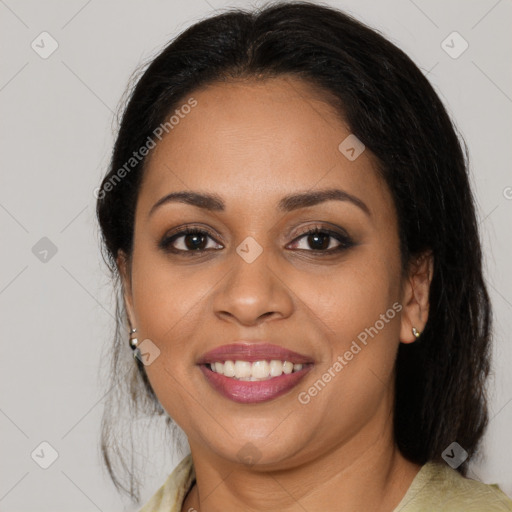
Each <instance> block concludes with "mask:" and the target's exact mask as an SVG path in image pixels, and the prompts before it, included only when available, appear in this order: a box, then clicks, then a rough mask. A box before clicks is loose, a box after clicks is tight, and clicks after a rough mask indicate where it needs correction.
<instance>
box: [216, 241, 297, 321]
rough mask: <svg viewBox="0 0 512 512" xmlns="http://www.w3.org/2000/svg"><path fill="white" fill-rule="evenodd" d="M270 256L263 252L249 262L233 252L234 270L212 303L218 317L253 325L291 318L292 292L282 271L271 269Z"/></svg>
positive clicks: (232, 265)
mask: <svg viewBox="0 0 512 512" xmlns="http://www.w3.org/2000/svg"><path fill="white" fill-rule="evenodd" d="M267 255H268V253H267V251H266V250H264V251H263V253H262V254H261V255H260V256H259V257H258V258H256V260H254V261H252V262H250V263H248V262H247V261H245V260H244V259H243V258H242V257H240V256H239V254H238V253H236V252H234V253H233V256H232V262H230V264H231V270H230V272H229V273H228V275H227V276H226V277H225V279H224V280H223V281H222V285H221V286H220V287H219V288H217V290H216V295H215V297H214V300H213V307H214V312H215V314H216V315H217V316H218V317H219V318H221V319H222V320H228V321H234V322H235V321H236V322H238V323H239V324H241V325H244V326H251V325H257V324H259V323H261V322H263V321H269V320H272V319H279V318H280V319H283V318H287V317H288V316H290V315H291V313H292V311H293V298H292V292H291V290H290V289H289V287H288V286H287V285H286V283H285V282H284V279H283V276H282V275H279V271H278V270H277V269H273V268H271V265H270V264H269V263H270V258H269V257H267ZM281 274H282V273H281Z"/></svg>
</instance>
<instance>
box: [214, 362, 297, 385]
mask: <svg viewBox="0 0 512 512" xmlns="http://www.w3.org/2000/svg"><path fill="white" fill-rule="evenodd" d="M303 367H304V365H303V364H300V363H296V364H293V363H292V362H290V361H279V360H278V359H272V360H271V361H265V360H261V361H254V362H253V363H250V362H249V361H225V362H224V363H222V362H220V361H216V362H214V363H211V364H210V369H211V370H212V371H213V372H215V373H220V374H221V375H225V376H226V377H234V378H235V379H237V380H243V381H252V382H254V381H259V380H267V379H271V378H272V377H279V376H280V375H282V374H283V373H284V374H285V375H289V374H290V373H292V372H298V371H300V370H302V368H303Z"/></svg>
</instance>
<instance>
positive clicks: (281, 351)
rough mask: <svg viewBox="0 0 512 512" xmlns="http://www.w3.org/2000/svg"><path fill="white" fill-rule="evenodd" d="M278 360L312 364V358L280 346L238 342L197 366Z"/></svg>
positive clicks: (219, 349)
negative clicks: (237, 361) (224, 362)
mask: <svg viewBox="0 0 512 512" xmlns="http://www.w3.org/2000/svg"><path fill="white" fill-rule="evenodd" d="M271 359H277V360H280V361H290V362H291V363H294V364H299V363H302V364H304V363H312V362H313V360H312V359H311V357H308V356H305V355H304V354H299V353H298V352H294V351H293V350H289V349H287V348H284V347H280V346H279V345H273V344H271V343H265V342H259V343H254V342H248V341H246V342H244V341H237V342H236V343H232V344H230V345H222V346H220V347H216V348H214V349H213V350H210V351H208V352H206V353H205V354H203V355H202V356H201V357H200V358H199V360H198V361H197V364H208V363H215V362H222V361H233V360H235V361H236V360H239V361H248V362H254V361H262V360H271Z"/></svg>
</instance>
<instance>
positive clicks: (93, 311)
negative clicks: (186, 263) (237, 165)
mask: <svg viewBox="0 0 512 512" xmlns="http://www.w3.org/2000/svg"><path fill="white" fill-rule="evenodd" d="M327 3H328V4H330V5H333V6H337V7H340V8H343V9H345V10H347V11H348V12H351V13H353V14H354V15H356V16H357V17H359V18H360V19H361V20H363V21H365V22H366V23H368V24H370V25H371V26H373V27H375V28H378V29H379V30H380V31H382V32H383V33H384V34H385V35H387V36H388V37H389V38H390V39H391V40H392V41H393V42H395V43H396V44H397V45H398V46H399V47H401V48H402V49H404V50H405V51H406V52H407V53H408V54H409V55H410V56H411V57H412V58H413V59H414V60H415V62H416V63H417V64H418V65H419V67H420V68H421V69H422V70H423V71H424V73H425V74H426V75H428V78H429V79H430V80H431V82H432V83H433V85H434V86H435V88H436V90H437V91H438V92H439V94H440V95H441V98H442V99H443V101H444V102H445V103H446V105H447V106H448V108H449V111H450V112H451V114H452V115H453V117H454V118H455V120H456V122H457V124H458V126H459V128H460V130H461V132H462V134H463V135H464V137H465V138H466V141H467V143H468V146H469V148H470V153H471V161H472V180H473V184H474V187H475V191H476V196H477V200H478V214H479V219H480V225H481V228H482V237H483V242H484V250H485V257H486V260H485V265H486V275H487V279H488V283H489V290H490V293H491V296H492V299H493V303H494V312H495V326H496V342H495V347H494V356H495V358H494V365H493V379H492V380H491V382H490V384H491V394H492V401H491V415H490V417H491V423H490V426H489V429H488V431H487V434H486V437H485V445H484V455H485V457H484V459H482V460H479V461H476V462H475V463H473V464H472V474H471V476H473V477H474V478H478V479H480V480H483V481H485V482H497V483H499V484H500V485H501V487H502V489H503V490H505V491H506V492H507V493H508V494H511V495H512V467H511V465H510V459H511V455H512V448H511V447H512V443H511V440H510V434H509V432H510V427H511V425H512V373H511V372H510V370H509V365H510V362H511V361H512V343H511V334H510V333H511V332H512V314H511V312H512V272H511V269H510V258H511V254H512V234H511V233H512V232H511V229H510V224H511V223H510V219H511V214H512V174H511V172H510V158H511V145H512V116H511V111H512V70H511V67H510V59H511V53H512V52H511V46H512V44H511V39H510V27H511V26H512V24H511V21H512V2H511V1H510V0H499V1H496V0H477V1H467V0H466V1H463V0H450V1H447V0H434V1H426V0H414V1H413V0H386V1H380V2H377V1H361V0H358V1H355V0H346V1H342V0H339V1H331V2H327ZM261 4H262V2H253V4H252V5H261ZM250 5H251V4H250V3H249V2H246V1H224V0H189V1H186V2H185V1H172V2H171V1H160V0H151V1H145V2H142V1H140V2H134V1H130V2H126V1H125V2H122V1H121V0H110V1H99V0H89V1H86V0H73V1H67V2H64V1H44V2H43V1H36V0H33V1H22V0H20V1H15V0H5V1H2V0H0V39H1V48H2V50H3V51H2V57H1V58H2V66H1V71H0V107H1V114H0V115H1V119H2V124H1V128H0V130H1V131H0V143H1V159H2V170H1V187H0V225H1V233H2V242H1V243H2V250H1V254H2V265H1V267H0V308H1V311H2V321H1V333H2V335H1V337H2V352H1V355H2V357H1V358H0V379H1V390H2V392H1V397H0V427H1V432H2V435H1V436H0V447H1V460H2V463H1V465H0V466H1V469H0V510H1V511H4V512H7V511H9V512H12V511H23V512H28V511H39V512H43V511H52V512H59V511H65V510H74V511H77V512H79V511H95V510H100V511H111V510H112V511H113V510H134V509H135V507H133V506H129V505H128V502H127V501H126V500H121V498H119V497H118V495H117V494H116V492H115V490H114V488H113V486H112V485H111V483H110V481H109V480H108V479H107V476H106V473H105V471H104V470H103V469H102V467H101V464H100V460H99V449H98V434H99V422H100V416H101V411H102V406H103V403H104V399H105V395H106V393H107V391H108V390H107V388H106V387H105V384H104V383H102V382H101V381H100V380H99V379H98V371H99V370H98V369H99V368H100V367H101V365H102V363H103V362H104V359H105V353H106V352H108V347H109V343H110V337H111V334H112V331H113V317H112V315H113V300H112V293H111V288H110V284H109V280H108V274H107V272H106V270H105V267H104V266H103V264H102V261H101V258H100V254H99V250H98V234H97V228H96V224H95V218H94V204H95V198H94V195H93V190H94V189H95V187H97V186H98V185H99V182H100V178H101V176H102V174H103V173H104V171H105V169H106V167H107V164H108V158H109V153H110V151H111V147H112V142H113V130H115V126H116V125H115V122H114V119H115V116H114V113H115V112H116V109H117V106H118V104H119V101H120V99H121V97H122V94H123V92H124V90H125V88H126V85H127V83H128V80H129V77H130V75H131V74H132V72H133V71H134V70H135V69H136V67H137V66H139V65H140V64H141V63H142V62H144V61H146V60H147V59H148V58H150V57H151V56H153V55H155V54H156V53H157V52H158V50H159V49H160V48H161V47H162V46H163V45H164V44H165V43H166V42H167V41H168V40H169V39H170V38H171V37H173V36H174V35H176V34H177V33H178V32H180V31H182V30H183V29H184V28H186V27H187V26H189V25H190V24H192V23H193V22H195V21H198V20H199V19H201V18H202V17H204V16H206V15H208V14H211V13H213V12H214V11H215V10H216V9H221V8H223V7H226V6H244V7H245V6H250ZM43 31H47V32H48V33H49V34H50V35H51V37H52V38H53V39H54V40H56V41H57V43H58V48H57V50H56V51H55V52H54V53H53V54H52V55H50V56H49V57H48V58H46V59H43V58H42V57H41V56H40V54H38V53H36V51H35V50H34V49H33V48H32V47H31V43H32V41H34V40H35V43H34V44H39V47H40V48H39V51H40V52H41V51H43V48H41V47H42V46H43V44H44V48H45V51H48V49H51V46H50V44H51V41H50V39H48V38H47V36H44V37H46V38H47V39H45V42H44V43H41V37H38V36H39V34H41V32H43ZM453 31H457V32H459V33H460V34H461V36H462V37H463V38H464V39H465V40H466V41H467V42H468V44H469V47H468V49H467V50H466V51H465V52H464V53H463V54H461V55H460V56H459V57H458V58H452V57H451V56H449V55H448V54H447V53H446V52H445V50H444V49H443V48H442V46H441V43H442V41H443V40H445V39H446V38H447V36H448V35H449V34H451V33H452V32H453ZM451 41H454V42H453V43H452V42H451ZM448 44H450V45H451V46H453V47H454V48H453V49H452V50H451V51H452V53H453V52H454V51H455V52H456V51H458V50H460V49H461V48H462V46H461V44H463V43H462V41H461V40H460V39H459V40H458V39H455V40H454V39H453V38H452V39H448ZM43 237H47V238H48V239H49V240H50V241H51V243H52V244H54V246H55V248H56V250H57V252H56V253H55V254H52V252H51V248H50V249H49V252H48V253H44V250H45V248H46V249H47V250H48V241H47V240H44V241H40V239H41V238H43ZM36 244H39V245H36ZM34 246H36V248H35V249H33V248H34ZM41 258H42V259H43V260H45V259H46V261H41ZM153 437H154V439H155V441H154V443H153V445H154V446H153V449H150V448H144V449H142V448H141V450H140V452H141V453H139V455H140V456H141V457H143V458H145V459H147V460H148V461H149V464H148V467H147V475H148V479H147V481H146V486H145V487H144V492H143V500H145V499H147V498H149V496H151V495H152V494H153V492H154V491H155V490H156V488H157V487H159V486H160V485H161V484H162V483H163V481H164V479H165V478H166V476H167V474H168V473H169V472H170V471H171V469H172V468H173V466H174V465H175V464H176V463H177V462H178V459H177V457H171V456H169V457H164V456H163V455H162V448H161V447H162V441H161V440H159V439H160V438H159V437H158V435H155V436H153ZM43 441H46V442H48V443H50V445H51V446H52V447H53V448H54V449H55V450H56V451H57V453H58V458H57V460H56V461H55V462H54V463H53V464H52V465H51V466H50V467H49V468H48V469H42V468H41V467H39V465H38V464H36V462H35V461H34V460H33V459H32V458H31V453H32V452H33V451H34V449H36V448H38V447H39V445H40V443H41V442H43ZM141 446H142V445H141ZM38 450H39V452H37V451H36V452H37V453H39V455H40V458H39V460H40V461H43V459H45V457H46V458H47V461H48V460H49V459H48V457H49V456H50V451H49V450H48V449H44V447H43V451H42V452H41V448H38ZM43 462H44V461H43Z"/></svg>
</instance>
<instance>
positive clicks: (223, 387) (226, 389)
mask: <svg viewBox="0 0 512 512" xmlns="http://www.w3.org/2000/svg"><path fill="white" fill-rule="evenodd" d="M312 366H313V365H307V366H306V367H305V368H303V369H302V370H299V371H298V372H293V373H289V374H282V375H280V376H279V377H272V378H271V379H268V380H260V381H252V382H251V381H246V380H236V379H232V378H230V377H226V376H224V375H222V374H220V373H216V372H214V371H212V370H210V369H209V368H208V367H207V366H206V365H204V364H202V365H200V368H201V371H202V372H203V374H204V376H205V377H206V379H207V380H208V382H209V383H210V384H211V386H212V387H213V388H214V389H215V390H216V391H218V392H219V393H220V394H221V395H223V396H225V397H226V398H229V399H230V400H233V401H234V402H239V403H242V404H253V403H258V402H267V401H268V400H273V399H274V398H277V397H278V396H281V395H284V394H285V393H287V392H288V391H290V389H292V388H294V387H295V386H296V385H297V384H298V383H299V381H300V380H301V379H302V378H303V377H304V376H305V375H306V373H308V372H309V370H311V368H312Z"/></svg>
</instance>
